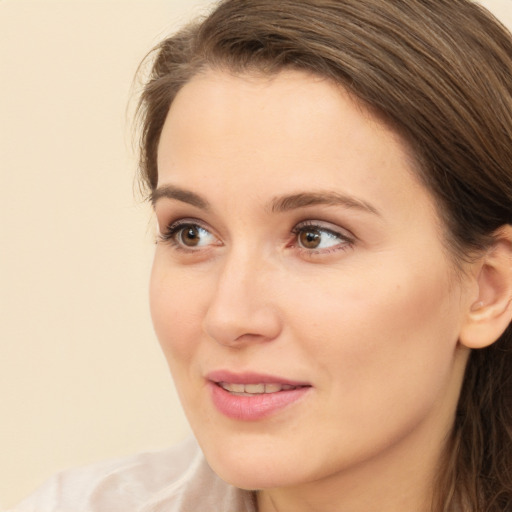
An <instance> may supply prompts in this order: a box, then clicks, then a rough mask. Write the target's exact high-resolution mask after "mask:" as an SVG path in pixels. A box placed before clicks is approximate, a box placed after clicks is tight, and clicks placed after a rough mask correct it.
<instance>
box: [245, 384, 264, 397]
mask: <svg viewBox="0 0 512 512" xmlns="http://www.w3.org/2000/svg"><path fill="white" fill-rule="evenodd" d="M244 392H245V393H251V395H255V394H258V395H259V394H261V393H265V384H246V385H245V390H244Z"/></svg>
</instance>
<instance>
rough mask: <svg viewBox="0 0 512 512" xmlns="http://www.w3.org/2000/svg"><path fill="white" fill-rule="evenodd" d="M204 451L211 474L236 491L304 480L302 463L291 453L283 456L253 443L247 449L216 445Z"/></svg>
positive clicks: (272, 448)
mask: <svg viewBox="0 0 512 512" xmlns="http://www.w3.org/2000/svg"><path fill="white" fill-rule="evenodd" d="M208 448H209V447H206V449H204V448H203V452H204V454H205V457H206V460H207V461H208V464H209V465H210V467H211V468H212V469H213V471H214V472H215V473H216V474H217V475H218V476H219V477H220V478H221V479H222V480H224V481H225V482H227V483H228V484H231V485H233V486H235V487H238V488H240V489H247V490H260V489H272V488H277V487H289V486H294V485H297V484H300V483H302V482H304V481H306V480H308V478H307V476H306V475H305V474H304V461H303V460H302V463H301V462H299V461H296V460H294V457H293V454H292V453H293V452H292V453H284V452H283V450H281V451H280V450H278V449H276V448H277V447H275V446H274V447H271V446H270V443H269V445H268V446H267V447H263V446H262V445H261V444H260V443H254V444H253V445H252V446H250V447H249V446H233V445H231V446H226V445H224V446H222V445H219V444H216V445H214V447H213V448H211V449H208ZM294 452H295V450H294Z"/></svg>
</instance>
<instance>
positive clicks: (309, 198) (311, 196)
mask: <svg viewBox="0 0 512 512" xmlns="http://www.w3.org/2000/svg"><path fill="white" fill-rule="evenodd" d="M317 205H327V206H344V207H345V208H354V209H357V210H361V211H366V212H368V213H372V214H374V215H378V216H380V213H379V211H378V210H377V208H375V207H374V206H372V205H371V204H370V203H367V202H366V201H363V200H362V199H358V198H356V197H353V196H349V195H345V194H339V193H338V192H304V193H300V194H293V195H286V196H280V197H275V198H274V199H273V200H272V201H271V211H272V212H273V213H276V212H287V211H290V210H295V209H298V208H305V207H307V206H317Z"/></svg>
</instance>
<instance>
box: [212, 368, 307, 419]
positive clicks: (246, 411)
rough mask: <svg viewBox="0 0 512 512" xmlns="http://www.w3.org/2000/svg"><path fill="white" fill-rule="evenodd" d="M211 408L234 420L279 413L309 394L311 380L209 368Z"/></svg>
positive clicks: (258, 417)
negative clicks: (215, 370)
mask: <svg viewBox="0 0 512 512" xmlns="http://www.w3.org/2000/svg"><path fill="white" fill-rule="evenodd" d="M207 379H208V382H209V388H210V396H211V400H212V402H213V405H214V406H215V408H216V409H217V410H218V411H219V412H220V413H221V414H222V415H224V416H227V417H228V418H230V419H234V420H238V421H259V420H263V419H265V418H267V417H269V416H274V415H276V414H279V413H280V412H281V411H283V410H284V409H288V408H289V407H291V406H294V405H295V404H298V403H300V402H301V401H302V400H303V398H304V397H305V396H307V395H309V393H308V392H309V391H310V390H311V389H312V386H311V384H309V383H304V382H294V381H290V380H287V379H282V378H280V377H275V376H269V375H261V374H254V373H244V374H234V373H231V372H227V371H220V372H213V373H211V374H209V375H208V377H207Z"/></svg>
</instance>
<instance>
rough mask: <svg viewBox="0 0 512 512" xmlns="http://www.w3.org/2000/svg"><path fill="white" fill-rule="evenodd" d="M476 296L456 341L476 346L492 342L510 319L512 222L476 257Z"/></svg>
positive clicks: (480, 346) (511, 305) (511, 298)
mask: <svg viewBox="0 0 512 512" xmlns="http://www.w3.org/2000/svg"><path fill="white" fill-rule="evenodd" d="M475 264H478V267H479V271H478V273H477V276H476V280H477V287H478V297H477V299H476V300H474V302H473V303H472V304H471V305H470V307H469V310H468V312H467V315H466V318H465V321H464V325H463V326H462V329H461V333H460V336H459V341H460V343H461V344H462V345H464V346H466V347H468V348H473V349H478V348H484V347H487V346H489V345H491V344H492V343H494V342H495V341H496V340H497V339H498V338H499V337H500V336H501V335H502V334H503V332H504V331H505V329H506V328H507V327H508V326H509V324H510V323H511V321H512V226H510V225H506V226H503V227H501V228H500V229H499V230H498V231H497V232H496V233H495V241H494V243H493V244H492V246H491V247H490V248H489V250H488V251H487V252H486V253H485V254H484V255H483V256H482V258H480V259H479V261H478V263H475Z"/></svg>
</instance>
